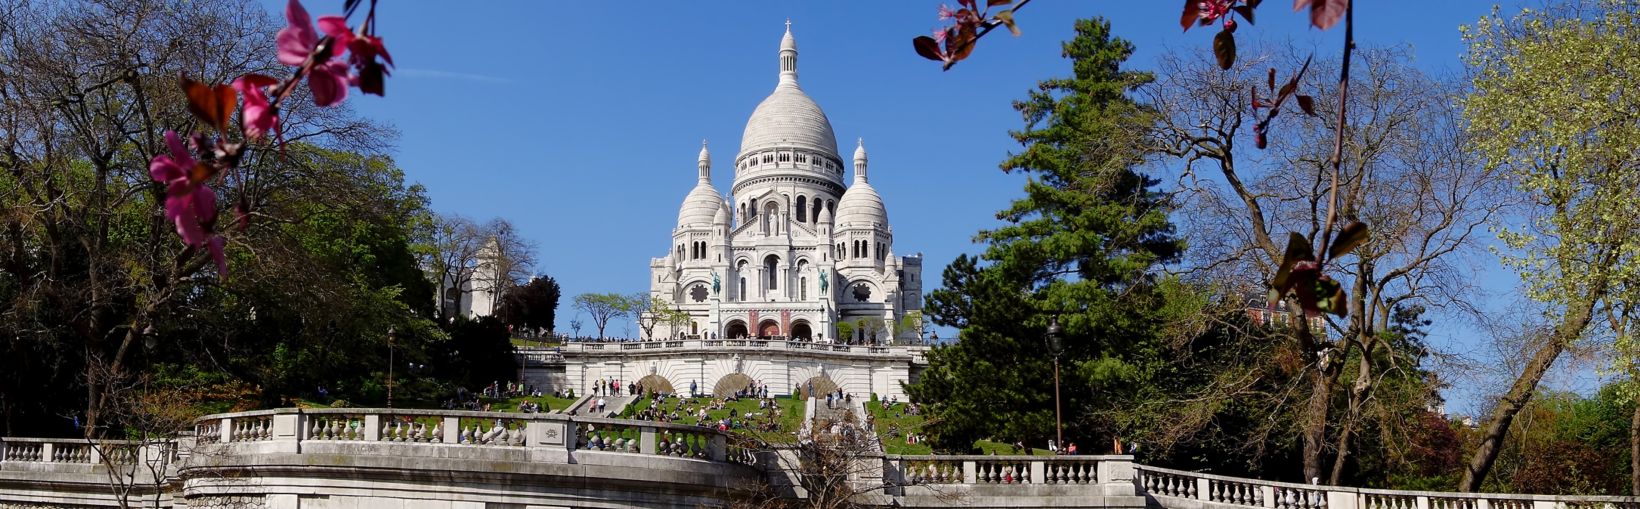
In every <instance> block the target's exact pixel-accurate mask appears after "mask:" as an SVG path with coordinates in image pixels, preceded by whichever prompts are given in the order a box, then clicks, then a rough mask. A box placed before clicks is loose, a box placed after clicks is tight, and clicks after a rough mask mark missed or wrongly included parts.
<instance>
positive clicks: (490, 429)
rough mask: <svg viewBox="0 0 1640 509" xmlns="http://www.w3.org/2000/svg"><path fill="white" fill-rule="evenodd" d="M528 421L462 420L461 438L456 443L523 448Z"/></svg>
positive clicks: (500, 419)
mask: <svg viewBox="0 0 1640 509" xmlns="http://www.w3.org/2000/svg"><path fill="white" fill-rule="evenodd" d="M526 427H527V424H526V421H524V420H522V419H508V418H494V419H492V418H467V419H461V420H460V426H459V430H460V434H459V435H458V436H459V437H460V439H459V441H458V442H456V443H460V444H467V445H505V446H511V447H522V446H523V445H524V441H525V440H524V436H525V435H526V432H525V431H526Z"/></svg>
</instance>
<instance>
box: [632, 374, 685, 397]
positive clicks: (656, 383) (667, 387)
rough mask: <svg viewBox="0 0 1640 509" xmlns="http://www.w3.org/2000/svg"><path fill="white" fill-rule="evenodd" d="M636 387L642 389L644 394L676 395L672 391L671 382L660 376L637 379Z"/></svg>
mask: <svg viewBox="0 0 1640 509" xmlns="http://www.w3.org/2000/svg"><path fill="white" fill-rule="evenodd" d="M638 386H639V387H643V390H644V392H646V393H656V392H658V393H661V394H676V393H677V391H675V390H673V389H672V381H671V380H667V379H666V377H664V376H660V375H649V376H646V377H643V378H639V379H638Z"/></svg>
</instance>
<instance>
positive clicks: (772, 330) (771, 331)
mask: <svg viewBox="0 0 1640 509" xmlns="http://www.w3.org/2000/svg"><path fill="white" fill-rule="evenodd" d="M779 335H780V322H776V321H774V320H764V321H763V322H762V323H759V324H757V337H759V338H771V337H775V336H779Z"/></svg>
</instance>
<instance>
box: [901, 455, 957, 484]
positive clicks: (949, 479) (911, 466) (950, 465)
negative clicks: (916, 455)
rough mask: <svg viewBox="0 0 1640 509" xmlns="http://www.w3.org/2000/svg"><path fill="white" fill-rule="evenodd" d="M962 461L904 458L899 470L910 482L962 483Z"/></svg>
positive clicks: (906, 480)
mask: <svg viewBox="0 0 1640 509" xmlns="http://www.w3.org/2000/svg"><path fill="white" fill-rule="evenodd" d="M962 468H963V461H962V460H959V459H915V460H906V461H905V463H904V464H903V468H902V470H901V471H900V473H901V475H902V477H904V478H905V482H908V483H911V484H962V483H964V482H966V481H965V478H964V476H963V470H962Z"/></svg>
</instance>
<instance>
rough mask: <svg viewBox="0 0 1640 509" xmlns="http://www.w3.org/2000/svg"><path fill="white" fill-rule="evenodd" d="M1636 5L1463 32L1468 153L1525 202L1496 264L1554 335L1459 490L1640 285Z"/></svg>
mask: <svg viewBox="0 0 1640 509" xmlns="http://www.w3.org/2000/svg"><path fill="white" fill-rule="evenodd" d="M1637 10H1640V9H1637V7H1636V5H1635V4H1634V3H1633V2H1622V1H1617V0H1611V1H1604V2H1601V3H1599V5H1598V6H1595V7H1594V8H1590V9H1582V10H1572V9H1549V10H1536V9H1533V10H1527V11H1523V12H1522V13H1521V14H1518V15H1516V16H1515V17H1513V18H1510V19H1502V18H1498V17H1487V18H1482V19H1481V20H1480V21H1479V22H1478V23H1477V24H1476V25H1475V26H1473V27H1469V28H1467V29H1466V30H1465V34H1464V37H1465V40H1466V41H1467V42H1468V43H1469V54H1468V59H1467V60H1468V66H1469V68H1470V72H1471V74H1472V76H1473V86H1474V91H1473V92H1472V93H1471V94H1470V96H1469V97H1468V98H1467V99H1466V100H1465V102H1464V108H1465V117H1466V118H1467V119H1468V121H1469V130H1470V132H1471V134H1472V136H1473V140H1474V143H1473V145H1472V147H1473V150H1474V151H1475V152H1476V153H1477V154H1479V155H1480V156H1481V157H1482V158H1483V159H1484V160H1485V162H1486V164H1487V165H1489V167H1492V168H1497V169H1499V170H1501V171H1503V172H1505V173H1507V174H1508V175H1509V176H1510V178H1511V180H1512V182H1513V183H1515V185H1516V187H1517V188H1518V189H1519V191H1520V192H1522V193H1524V194H1526V195H1528V196H1530V198H1531V200H1530V202H1531V203H1533V204H1535V205H1536V207H1535V208H1534V209H1533V210H1530V211H1527V212H1526V213H1523V214H1521V215H1520V217H1523V218H1525V221H1523V222H1522V223H1521V224H1516V225H1512V226H1509V227H1507V228H1504V229H1502V231H1501V232H1500V234H1499V237H1500V238H1501V239H1502V240H1503V242H1504V244H1505V245H1506V247H1507V250H1505V251H1503V255H1504V260H1505V264H1506V265H1507V266H1508V267H1509V268H1511V269H1514V270H1516V271H1517V272H1519V274H1520V276H1521V279H1522V282H1523V283H1524V284H1525V286H1526V289H1527V295H1528V296H1529V297H1531V298H1532V299H1534V300H1537V301H1539V302H1541V303H1543V304H1545V305H1546V306H1547V307H1548V308H1549V309H1550V310H1551V316H1553V317H1554V322H1555V323H1554V324H1553V326H1552V330H1551V331H1550V332H1549V333H1548V334H1547V337H1546V338H1545V340H1544V341H1542V342H1541V345H1540V346H1539V347H1537V348H1536V350H1535V351H1533V352H1532V353H1531V356H1530V358H1529V360H1528V362H1527V364H1526V368H1525V369H1524V371H1523V372H1522V373H1521V374H1520V376H1519V377H1518V378H1516V379H1515V381H1514V383H1513V384H1512V385H1511V386H1510V388H1509V390H1508V392H1506V393H1504V394H1503V395H1502V397H1501V398H1499V400H1498V403H1497V405H1495V406H1494V407H1493V409H1492V410H1491V415H1490V416H1489V417H1488V418H1487V420H1486V423H1485V425H1484V428H1485V433H1484V434H1483V436H1482V437H1481V439H1480V442H1479V446H1478V447H1477V448H1476V449H1475V450H1474V453H1473V455H1472V456H1471V457H1470V460H1469V466H1468V469H1467V470H1466V471H1465V472H1464V478H1463V481H1462V483H1461V484H1460V488H1461V489H1463V490H1465V491H1474V490H1477V489H1479V488H1480V487H1481V485H1482V483H1483V482H1484V481H1485V479H1486V477H1487V475H1488V474H1489V473H1490V471H1491V469H1492V465H1493V462H1494V461H1495V460H1496V459H1497V456H1498V452H1499V451H1500V450H1501V446H1502V442H1503V440H1504V439H1505V438H1506V436H1507V433H1508V431H1509V429H1510V423H1511V422H1512V421H1513V420H1514V419H1515V416H1516V415H1517V414H1518V413H1519V412H1520V411H1521V409H1523V408H1525V406H1526V403H1527V402H1528V400H1529V399H1530V398H1531V397H1532V395H1533V393H1534V392H1535V389H1536V387H1537V384H1538V382H1539V381H1540V380H1542V379H1543V376H1544V374H1545V373H1547V372H1548V371H1549V368H1550V366H1552V365H1553V364H1554V362H1555V360H1556V359H1557V358H1559V357H1560V354H1561V353H1562V352H1564V351H1565V350H1566V349H1567V348H1568V347H1570V346H1572V345H1573V344H1574V343H1575V342H1576V341H1577V340H1578V339H1580V338H1582V337H1583V336H1584V335H1585V333H1586V331H1587V330H1588V329H1589V326H1590V323H1591V321H1593V320H1594V318H1595V316H1596V315H1597V314H1598V312H1599V310H1601V309H1602V308H1603V307H1605V306H1603V305H1602V304H1603V303H1613V302H1615V303H1625V302H1634V301H1635V300H1636V297H1637V295H1636V292H1635V290H1636V289H1637V288H1640V284H1637V283H1640V245H1637V244H1636V243H1634V242H1632V241H1630V240H1629V239H1632V238H1634V236H1635V235H1636V234H1637V233H1640V216H1637V215H1636V214H1634V210H1633V207H1634V203H1635V202H1636V200H1637V199H1640V193H1637V191H1636V190H1637V189H1640V154H1637V153H1636V152H1635V151H1634V147H1635V146H1637V145H1640V123H1636V122H1634V116H1635V115H1636V112H1640V94H1636V93H1635V88H1634V82H1633V78H1632V77H1633V76H1636V75H1640V58H1634V55H1636V54H1640V39H1636V38H1635V37H1634V34H1635V32H1636V31H1637V30H1640V13H1637V12H1636V11H1637Z"/></svg>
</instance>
